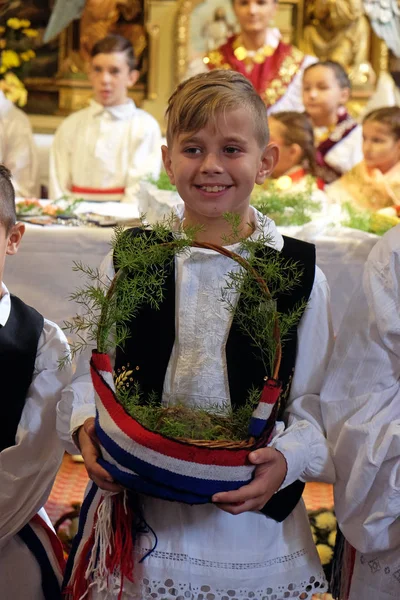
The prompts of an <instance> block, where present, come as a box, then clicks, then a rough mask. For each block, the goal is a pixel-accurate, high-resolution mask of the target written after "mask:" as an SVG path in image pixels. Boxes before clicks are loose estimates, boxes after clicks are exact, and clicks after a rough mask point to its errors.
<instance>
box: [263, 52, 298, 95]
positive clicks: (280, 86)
mask: <svg viewBox="0 0 400 600" xmlns="http://www.w3.org/2000/svg"><path fill="white" fill-rule="evenodd" d="M303 59H304V54H303V53H302V52H301V51H300V50H299V49H298V48H296V47H295V46H292V48H291V51H290V54H289V55H288V56H287V57H286V58H285V59H284V61H283V62H282V64H281V66H280V68H279V71H278V74H277V76H276V77H275V79H273V80H272V81H271V83H270V84H269V87H268V88H267V89H266V90H265V100H266V104H267V106H272V105H273V104H275V102H277V101H278V100H279V99H280V98H282V96H283V95H284V94H285V92H286V90H287V87H288V85H289V84H290V83H291V81H292V79H293V77H294V76H295V75H296V73H297V71H298V69H299V67H300V65H301V63H302V62H303Z"/></svg>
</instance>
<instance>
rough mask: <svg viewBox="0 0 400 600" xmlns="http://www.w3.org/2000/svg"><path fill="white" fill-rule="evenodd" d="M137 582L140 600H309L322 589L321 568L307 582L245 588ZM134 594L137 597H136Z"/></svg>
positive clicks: (165, 582)
mask: <svg viewBox="0 0 400 600" xmlns="http://www.w3.org/2000/svg"><path fill="white" fill-rule="evenodd" d="M139 585H140V586H141V588H142V589H141V592H140V600H284V599H286V598H297V599H298V600H309V599H311V598H312V596H313V595H314V594H318V593H320V592H323V591H326V584H325V578H324V575H323V573H322V571H321V572H320V573H319V577H315V576H312V577H310V578H309V579H308V580H307V581H301V582H298V583H286V584H285V585H277V586H274V587H270V586H267V587H265V588H264V589H256V590H254V589H253V590H249V589H247V588H245V587H232V588H227V589H219V588H213V587H211V586H210V585H206V584H204V585H193V584H191V583H180V582H175V581H174V580H173V579H172V578H168V579H165V580H164V581H157V580H154V579H152V580H150V579H147V578H145V577H144V578H143V579H142V580H141V582H140V584H139ZM134 597H135V598H136V597H137V599H138V600H139V596H134Z"/></svg>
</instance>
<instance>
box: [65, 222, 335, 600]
mask: <svg viewBox="0 0 400 600" xmlns="http://www.w3.org/2000/svg"><path fill="white" fill-rule="evenodd" d="M267 221H268V224H267V227H268V231H269V232H270V233H271V234H272V237H273V240H274V241H273V242H272V243H273V245H274V247H276V248H277V249H278V250H279V249H281V248H282V245H283V239H282V237H281V235H280V234H279V233H278V232H277V230H276V228H275V225H274V223H273V222H272V221H270V220H267ZM176 261H177V262H176V267H177V269H176V280H177V285H176V294H177V297H176V300H177V302H176V313H177V319H176V338H175V344H174V347H173V351H172V354H171V358H170V362H169V365H168V369H167V373H166V377H165V382H164V392H163V402H169V401H173V400H174V399H175V398H176V397H177V396H179V397H180V398H182V397H183V398H184V399H185V400H187V401H190V402H194V403H198V404H202V405H204V403H207V402H209V401H210V400H211V402H212V403H213V404H215V403H226V402H228V403H229V402H230V398H229V387H228V381H227V372H226V358H225V351H224V350H225V343H226V339H227V335H228V331H229V325H230V313H229V312H228V311H227V310H226V308H225V306H224V305H223V303H222V302H221V286H222V285H223V282H224V280H225V279H226V275H227V272H228V271H231V270H232V268H233V266H234V263H232V261H231V260H230V259H229V258H227V257H225V256H221V255H220V254H217V253H215V252H213V251H209V250H203V249H192V250H191V252H190V253H185V254H182V255H178V257H177V259H176ZM103 266H104V267H105V270H106V271H107V273H108V275H112V262H111V260H110V258H108V260H107V264H106V265H103ZM328 300H329V290H328V286H327V283H326V279H325V277H324V275H323V274H322V272H321V271H320V270H319V269H318V268H317V269H316V279H315V283H314V287H313V290H312V293H311V297H310V303H309V307H308V309H307V310H306V312H305V314H304V315H303V318H302V321H301V323H300V326H299V330H298V334H299V338H298V340H299V348H301V350H300V351H298V354H297V362H296V370H295V374H294V377H293V382H292V387H291V393H290V397H289V401H288V409H287V413H286V416H287V421H288V422H287V427H286V429H285V425H284V424H283V423H279V424H278V425H277V428H276V435H275V436H274V439H273V441H272V444H271V445H272V446H274V447H275V448H277V449H278V450H280V451H281V452H282V453H283V454H284V456H285V458H286V460H287V463H288V472H287V476H286V479H285V481H284V484H283V486H282V487H285V486H286V485H288V484H290V483H292V482H293V481H295V480H296V479H298V478H301V479H303V480H304V481H306V480H309V479H312V480H315V479H317V480H324V481H331V482H332V481H333V480H334V470H333V465H332V462H331V458H330V454H329V450H328V447H327V443H326V440H325V437H324V431H323V427H322V421H321V413H320V407H319V390H320V387H321V384H322V379H323V375H324V371H325V368H326V365H327V362H328V359H329V356H330V351H331V346H332V329H331V325H330V320H329V307H328ZM200 332H201V335H200ZM311 355H312V356H313V360H312V361H310V356H311ZM71 412H72V414H71ZM94 414H95V407H94V397H93V388H92V386H91V383H90V380H89V375H88V363H87V357H86V359H83V361H81V362H80V364H79V365H78V371H77V373H76V375H75V379H74V381H73V383H72V385H71V386H69V387H68V388H66V390H64V392H63V397H62V400H61V402H60V403H59V405H58V428H59V433H60V435H61V436H62V437H63V439H64V440H66V442H68V441H70V440H71V437H70V436H71V433H72V432H73V431H74V430H75V429H76V428H77V427H78V426H79V425H81V424H82V423H83V421H84V420H85V418H87V417H88V416H94ZM69 447H70V449H72V448H73V447H72V446H71V445H70V446H69ZM75 451H76V450H75ZM143 504H144V511H145V517H146V520H147V522H148V523H149V524H150V525H151V527H152V528H153V529H154V531H155V532H156V534H157V537H158V545H157V548H156V549H155V551H154V552H153V553H152V554H151V555H150V556H149V557H148V558H146V560H145V561H144V562H143V563H141V564H140V565H137V566H136V567H135V568H136V571H135V572H136V574H137V581H138V583H137V585H135V586H133V585H130V584H129V583H127V584H126V586H125V590H126V595H125V596H123V597H124V598H135V599H139V598H140V599H141V600H147V599H150V598H160V599H161V598H163V599H164V598H166V599H171V600H172V599H173V598H176V597H182V598H192V599H198V598H201V597H203V598H207V594H206V593H204V592H207V593H208V594H209V597H210V598H211V597H212V598H215V599H219V600H222V599H223V598H231V597H232V598H238V599H240V600H244V599H245V598H249V597H250V598H252V597H253V598H260V597H262V596H267V595H268V594H278V593H279V594H282V596H283V594H284V593H286V594H289V595H286V596H285V597H288V598H291V597H293V598H294V597H298V595H299V594H300V593H302V592H305V593H308V595H307V596H305V597H306V598H311V595H312V593H316V592H317V591H319V590H321V591H323V590H324V589H325V586H324V578H323V574H322V570H321V566H320V564H319V559H318V556H317V555H316V551H315V545H314V543H313V540H312V538H311V535H310V528H309V524H308V519H307V515H306V512H305V508H304V504H303V502H300V503H299V504H298V506H297V507H296V508H295V510H294V511H293V512H292V514H291V515H290V516H289V517H288V518H287V519H286V520H285V521H284V522H283V523H276V522H275V521H273V520H272V519H269V518H267V517H265V516H264V515H263V514H261V513H258V512H247V513H244V514H242V515H238V516H232V515H229V514H228V513H225V512H223V511H221V510H220V509H219V508H218V507H216V506H215V505H211V504H210V505H206V506H188V505H185V504H181V503H177V502H167V501H163V500H158V499H154V498H149V497H143ZM151 545H152V540H150V539H148V538H147V537H146V536H142V537H141V538H140V542H139V548H138V551H139V552H144V550H145V549H146V548H147V549H148V548H150V547H151ZM162 590H163V591H162ZM201 594H203V596H201ZM109 597H110V598H111V597H112V596H111V593H110V595H109V596H108V595H107V594H105V593H100V592H99V593H98V594H94V596H93V598H102V599H105V598H109ZM268 597H269V596H268ZM279 597H280V596H279Z"/></svg>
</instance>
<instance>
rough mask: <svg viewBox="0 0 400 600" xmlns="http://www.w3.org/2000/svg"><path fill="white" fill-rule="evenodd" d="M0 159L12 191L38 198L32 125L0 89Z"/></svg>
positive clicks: (35, 151)
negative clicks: (11, 183) (5, 168)
mask: <svg viewBox="0 0 400 600" xmlns="http://www.w3.org/2000/svg"><path fill="white" fill-rule="evenodd" d="M0 163H2V164H4V165H5V166H6V167H7V168H8V169H9V170H10V171H11V174H12V178H13V184H14V188H15V193H16V195H17V196H22V197H24V198H38V197H39V196H40V190H39V170H38V169H39V163H38V156H37V149H36V146H35V143H34V140H33V134H32V127H31V124H30V122H29V119H28V117H27V116H26V114H25V113H24V112H22V110H20V109H19V108H17V107H16V106H14V104H13V103H12V102H11V101H10V100H7V98H6V97H5V95H4V93H3V92H2V91H1V90H0Z"/></svg>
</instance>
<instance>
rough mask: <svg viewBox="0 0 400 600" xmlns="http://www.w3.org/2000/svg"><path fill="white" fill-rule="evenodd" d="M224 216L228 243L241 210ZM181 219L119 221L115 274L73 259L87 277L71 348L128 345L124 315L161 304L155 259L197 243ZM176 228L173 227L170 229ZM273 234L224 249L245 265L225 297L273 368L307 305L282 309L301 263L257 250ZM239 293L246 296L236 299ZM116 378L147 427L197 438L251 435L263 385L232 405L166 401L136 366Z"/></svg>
mask: <svg viewBox="0 0 400 600" xmlns="http://www.w3.org/2000/svg"><path fill="white" fill-rule="evenodd" d="M226 218H227V220H228V221H229V222H230V224H231V226H232V239H226V240H225V241H224V243H226V244H230V243H231V241H232V240H233V239H238V232H239V217H238V215H226ZM175 221H176V219H175ZM175 221H174V220H173V217H171V218H170V219H167V220H165V221H163V222H161V223H157V224H155V225H154V226H153V227H152V229H151V233H150V232H149V233H148V235H137V236H132V235H127V234H126V232H125V231H124V229H123V228H120V227H119V228H116V229H115V232H114V237H113V240H112V248H113V252H114V261H115V264H116V267H117V273H116V275H115V277H114V279H113V280H107V281H104V280H103V279H102V276H101V274H100V272H99V270H98V269H92V268H90V267H87V266H85V265H83V264H81V263H75V267H74V269H75V270H76V271H79V272H81V273H82V274H83V275H84V276H85V277H86V278H87V283H86V285H85V286H84V287H83V288H81V289H79V290H77V291H76V292H74V293H73V294H72V295H71V299H72V300H74V301H75V302H77V303H78V304H79V305H80V306H81V311H80V314H78V315H76V316H75V317H74V318H73V319H72V320H71V321H70V322H66V323H65V328H66V329H67V330H68V331H69V332H70V333H72V334H74V340H73V341H72V343H71V352H72V356H75V355H76V354H77V353H79V352H81V351H82V350H83V349H85V348H86V347H87V346H88V345H93V344H95V345H96V347H97V350H98V351H99V352H105V353H108V352H110V351H112V350H113V348H115V346H123V344H124V342H125V341H126V339H127V337H128V336H129V328H128V327H127V325H125V324H124V323H129V321H130V320H131V319H132V318H133V317H134V316H135V314H136V313H137V311H138V309H139V308H140V306H141V305H143V304H146V303H148V304H150V305H151V306H152V307H154V308H155V309H157V308H158V307H159V305H160V302H161V301H162V298H163V286H164V283H165V278H166V273H165V272H164V270H163V269H162V268H155V267H162V266H165V265H168V263H170V261H172V260H173V259H174V257H175V255H176V254H178V253H181V252H188V251H189V250H190V247H191V246H193V245H199V243H197V242H195V238H196V236H197V234H198V232H199V228H198V227H197V228H190V229H188V228H186V229H185V230H184V231H183V229H182V226H181V225H178V227H177V226H176V222H175ZM144 229H145V226H144V225H143V230H144ZM172 229H173V230H175V233H174V235H173V236H172V237H171V230H172ZM270 242H271V237H270V236H269V235H268V233H262V231H260V234H259V237H257V238H256V239H252V238H251V237H250V238H247V239H242V240H241V241H240V242H239V243H238V244H237V246H236V252H237V253H234V254H233V255H231V253H230V250H228V249H227V248H226V246H224V249H225V250H223V251H224V252H225V253H227V254H228V255H229V256H230V257H231V258H232V259H233V261H232V264H234V262H237V263H239V264H240V265H241V266H245V267H246V268H242V269H238V270H237V269H234V270H232V271H230V272H229V273H228V278H227V283H226V285H225V287H224V288H223V289H222V290H221V302H224V304H225V307H226V309H227V310H229V311H231V312H232V313H233V318H234V319H235V320H236V322H237V323H238V325H239V327H240V328H241V329H242V330H243V331H245V332H246V333H247V334H248V335H249V336H250V338H251V339H252V341H253V344H254V346H256V347H257V348H258V349H259V350H260V354H261V357H262V361H263V365H264V368H265V374H266V375H269V376H272V374H273V372H274V368H275V364H276V356H277V353H279V351H280V347H281V342H284V341H285V340H286V339H287V336H288V335H289V332H290V330H291V329H292V328H293V327H294V326H295V325H296V324H297V322H298V321H299V319H300V318H301V314H302V312H303V310H304V308H305V307H304V305H300V306H297V307H296V308H295V309H294V310H293V311H292V312H291V313H289V314H284V315H283V314H278V312H277V307H276V302H275V297H276V295H277V294H278V293H282V292H283V293H290V291H291V290H292V289H293V288H294V287H295V286H296V285H298V284H299V279H300V276H301V272H300V270H299V268H298V266H297V264H296V263H294V262H289V261H284V260H283V259H282V258H281V257H280V256H279V254H277V253H275V252H271V255H270V257H269V260H263V259H262V258H261V257H260V256H259V254H260V252H261V251H264V250H265V246H266V245H268V244H270ZM200 246H201V244H200ZM244 257H246V258H244ZM129 272H134V273H135V277H127V273H129ZM265 282H267V284H268V288H267V287H266V285H265ZM268 290H269V291H268ZM238 293H240V303H237V302H236V301H235V300H236V299H237V295H238ZM116 324H118V326H116ZM279 332H280V335H279ZM128 377H129V379H132V385H129V387H127V386H126V384H125V383H126V381H127V378H128ZM115 385H116V391H117V398H118V400H119V402H120V403H121V404H122V405H123V407H124V409H125V411H126V412H127V413H128V414H130V415H131V416H133V417H134V418H135V419H137V420H138V421H139V422H140V423H141V424H142V425H144V426H145V427H147V428H148V429H150V430H153V431H158V432H160V433H163V434H164V435H167V436H169V437H176V438H188V439H198V440H200V439H205V440H219V439H229V440H232V441H235V440H237V439H239V440H244V439H246V438H247V428H248V424H249V421H250V417H251V414H252V412H253V410H254V408H255V406H256V405H257V403H258V401H259V398H260V393H261V390H252V391H250V393H249V397H248V399H247V401H246V402H245V403H244V405H243V406H242V407H241V408H239V409H235V410H234V411H233V410H232V409H231V408H230V407H227V406H223V407H215V406H208V407H207V408H198V407H191V406H185V405H184V404H183V403H178V404H177V405H176V406H172V407H163V406H162V405H161V403H160V399H159V398H155V397H149V398H144V397H143V395H142V393H141V390H140V389H139V386H138V385H137V383H135V381H134V371H133V372H130V371H125V372H124V373H122V374H121V373H120V374H115Z"/></svg>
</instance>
